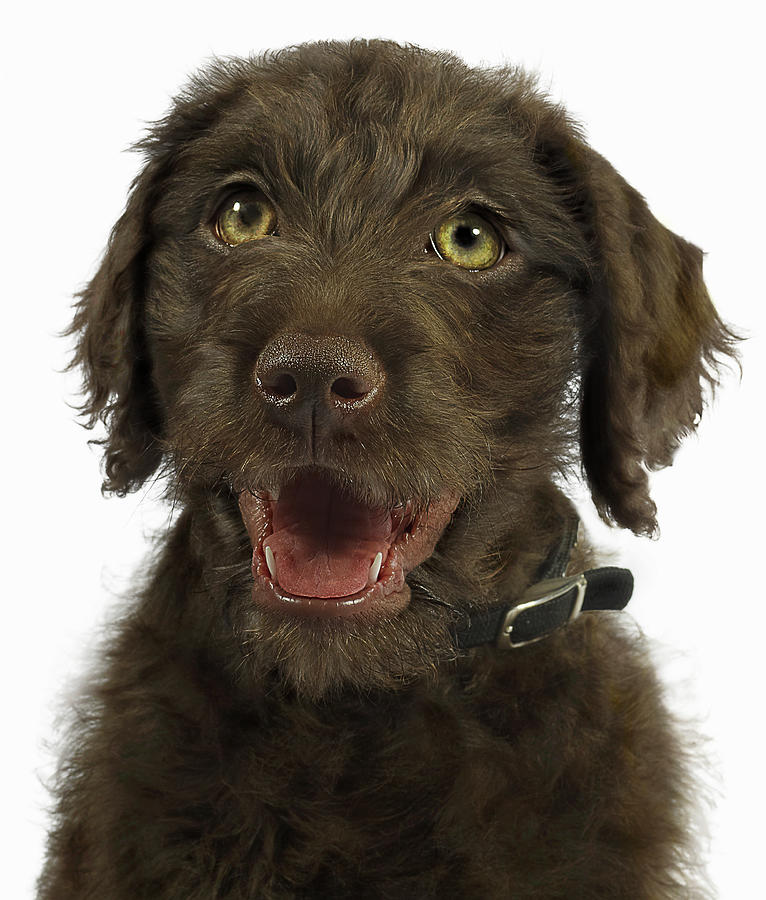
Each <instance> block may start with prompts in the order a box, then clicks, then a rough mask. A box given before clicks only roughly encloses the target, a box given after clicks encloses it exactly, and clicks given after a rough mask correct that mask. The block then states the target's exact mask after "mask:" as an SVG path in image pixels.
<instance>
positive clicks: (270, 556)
mask: <svg viewBox="0 0 766 900" xmlns="http://www.w3.org/2000/svg"><path fill="white" fill-rule="evenodd" d="M263 552H264V554H265V556H266V565H267V566H268V567H269V572H270V573H271V577H272V578H273V579H274V581H276V580H277V561H276V560H275V559H274V551H273V550H272V549H271V547H264V548H263Z"/></svg>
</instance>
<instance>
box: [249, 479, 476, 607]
mask: <svg viewBox="0 0 766 900" xmlns="http://www.w3.org/2000/svg"><path fill="white" fill-rule="evenodd" d="M273 499H274V498H273V496H272V495H271V493H270V492H268V491H266V490H242V491H241V492H240V493H239V508H240V512H241V515H242V519H243V521H244V524H245V526H246V528H247V531H248V534H249V535H250V541H251V544H252V547H253V554H252V561H251V572H252V576H253V590H252V597H253V601H254V603H255V604H256V605H258V606H262V607H265V608H268V609H271V610H272V611H277V612H280V613H283V614H287V615H296V616H301V617H303V616H308V617H322V618H343V617H349V616H364V617H365V618H371V617H375V616H390V615H395V614H397V613H399V612H401V610H402V609H404V608H405V607H406V606H407V605H408V603H409V600H410V590H409V586H408V585H407V583H406V581H405V579H406V577H407V575H408V574H409V573H410V572H411V571H412V570H413V569H414V568H415V567H416V566H418V565H420V564H421V563H422V562H424V561H425V560H426V559H427V558H428V557H429V556H431V554H432V553H433V551H434V549H435V547H436V544H437V543H438V541H439V538H440V537H441V535H442V534H443V532H444V530H445V528H446V527H447V525H448V523H449V521H450V519H451V517H452V514H453V512H454V511H455V508H456V507H457V505H458V502H459V499H460V498H459V496H458V495H457V494H456V493H454V492H453V491H450V490H444V491H442V492H441V493H440V494H439V495H438V496H437V497H436V499H435V500H433V501H431V502H430V503H429V504H427V505H425V506H424V507H423V508H422V510H421V511H420V512H415V510H417V509H419V508H420V505H419V504H418V503H416V502H413V501H405V502H403V503H400V504H397V505H396V506H395V507H392V508H391V517H392V524H393V533H392V536H391V541H390V544H389V545H388V551H387V553H386V555H385V556H384V558H383V559H382V561H381V564H380V570H379V573H378V575H377V578H376V579H375V581H374V583H372V582H371V583H368V584H367V586H366V587H364V588H363V589H362V590H359V591H356V592H355V593H352V594H347V595H345V596H341V597H308V596H300V595H297V594H292V593H290V592H289V591H287V590H285V589H284V587H282V586H281V585H280V584H279V571H278V569H279V567H278V564H277V567H276V568H277V571H276V577H274V576H273V575H272V573H271V571H270V569H269V565H268V563H267V559H266V554H265V551H264V541H265V539H266V538H267V537H269V536H270V534H271V533H272V531H271V518H272V503H273Z"/></svg>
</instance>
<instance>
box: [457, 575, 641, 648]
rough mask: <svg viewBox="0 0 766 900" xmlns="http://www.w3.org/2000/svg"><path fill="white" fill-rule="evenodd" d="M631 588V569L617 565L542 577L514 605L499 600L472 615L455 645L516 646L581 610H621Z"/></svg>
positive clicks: (549, 631) (537, 637) (539, 636)
mask: <svg viewBox="0 0 766 900" xmlns="http://www.w3.org/2000/svg"><path fill="white" fill-rule="evenodd" d="M632 593H633V575H632V573H631V572H630V571H629V570H628V569H619V568H617V567H615V566H604V567H603V568H600V569H589V570H588V571H587V572H582V573H580V574H579V575H572V576H570V577H568V578H546V579H544V580H543V581H539V582H537V583H536V584H533V585H532V586H531V587H530V588H528V589H527V591H526V592H525V593H524V594H523V596H522V598H521V601H520V602H519V603H518V604H515V605H512V606H511V605H509V604H507V603H501V604H498V605H497V606H491V607H490V608H489V609H483V610H480V611H478V612H476V613H474V614H472V615H471V616H470V619H469V622H468V625H467V626H465V627H464V628H461V629H459V630H457V632H456V640H457V646H458V647H459V648H460V649H463V650H467V649H469V648H470V647H478V646H479V645H480V644H492V643H494V644H496V646H498V647H500V648H501V649H504V650H515V649H516V648H518V647H524V646H526V645H527V644H533V643H535V642H536V641H540V640H542V639H543V638H546V637H548V635H549V634H552V633H553V632H554V631H556V630H557V629H559V628H562V627H563V626H564V625H568V624H569V623H570V622H573V621H574V620H575V619H576V618H577V617H578V616H579V615H580V613H581V612H586V611H588V610H594V609H600V610H604V609H624V608H625V607H626V606H627V604H628V601H629V600H630V597H631V595H632Z"/></svg>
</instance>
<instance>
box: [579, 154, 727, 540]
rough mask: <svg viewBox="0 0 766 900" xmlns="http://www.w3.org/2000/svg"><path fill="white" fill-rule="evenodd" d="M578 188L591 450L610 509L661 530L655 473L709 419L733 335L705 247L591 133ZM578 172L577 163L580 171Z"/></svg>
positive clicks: (588, 465)
mask: <svg viewBox="0 0 766 900" xmlns="http://www.w3.org/2000/svg"><path fill="white" fill-rule="evenodd" d="M574 144H575V146H572V145H571V144H570V146H569V148H568V151H567V154H568V156H569V159H570V162H572V163H573V167H574V169H575V171H576V172H577V173H578V178H577V187H576V190H575V191H574V193H573V194H572V193H570V199H572V198H573V197H574V199H575V200H576V202H577V204H578V207H579V209H578V217H579V218H580V219H581V223H582V225H583V227H584V228H585V229H586V234H587V236H588V239H589V244H590V247H591V254H592V258H591V265H592V271H591V276H590V279H589V286H588V294H589V296H588V302H589V304H590V313H589V314H588V315H586V319H589V322H587V323H586V333H585V335H584V351H585V368H584V370H583V381H582V407H581V415H582V418H581V447H582V458H583V466H584V469H585V473H586V475H587V478H588V482H589V485H590V488H591V492H592V496H593V499H594V502H595V504H596V507H597V508H598V510H599V513H600V514H601V516H602V518H604V519H605V520H606V521H608V522H612V523H616V524H618V525H621V526H623V527H626V528H630V529H631V530H632V531H634V532H636V533H637V534H639V533H644V534H651V533H653V532H654V531H655V530H656V527H657V522H656V517H655V516H656V507H655V505H654V503H653V502H652V500H651V498H650V496H649V489H648V488H649V485H648V477H647V470H653V469H660V468H663V467H664V466H667V465H670V463H671V462H672V458H673V455H674V453H675V450H676V449H677V447H678V445H679V443H680V442H681V440H682V438H683V437H684V436H685V435H687V434H688V433H689V432H690V431H692V430H693V429H694V428H695V427H696V425H697V424H698V422H699V419H700V416H701V414H702V409H703V400H704V393H705V389H706V388H712V387H714V386H715V384H716V383H717V377H718V372H717V366H718V364H719V363H720V362H721V360H722V358H723V357H726V356H734V351H733V345H734V343H735V341H736V337H735V336H734V334H733V333H732V332H731V331H729V330H728V329H727V328H726V327H725V326H724V325H723V323H722V322H721V320H720V319H719V317H718V315H717V314H716V311H715V309H714V308H713V304H712V303H711V301H710V297H709V296H708V293H707V290H706V289H705V285H704V282H703V280H702V252H701V251H700V250H699V249H698V248H697V247H695V246H694V245H692V244H690V243H687V241H685V240H683V239H682V238H680V237H678V236H677V235H675V234H673V233H672V232H671V231H669V230H668V229H667V228H665V227H664V226H663V225H661V224H660V223H659V222H658V221H657V219H655V218H654V216H653V215H652V214H651V212H650V211H649V209H648V207H647V205H646V202H645V201H644V199H643V197H642V196H641V195H640V194H639V193H638V192H637V191H635V190H634V189H633V188H632V187H631V186H630V185H629V184H627V182H626V181H625V180H624V179H623V178H621V177H620V175H618V174H617V172H616V171H615V170H614V169H613V168H612V166H611V165H610V164H609V163H608V162H607V161H606V160H605V159H603V158H602V157H601V156H599V155H598V154H597V153H595V152H594V151H592V150H591V149H590V148H589V147H587V146H586V145H585V144H584V143H582V142H580V141H575V142H574ZM570 171H571V170H570Z"/></svg>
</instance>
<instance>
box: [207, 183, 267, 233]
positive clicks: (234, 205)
mask: <svg viewBox="0 0 766 900" xmlns="http://www.w3.org/2000/svg"><path fill="white" fill-rule="evenodd" d="M276 227H277V211H276V210H275V209H274V206H273V204H272V203H270V202H269V201H268V200H267V199H266V197H265V196H264V195H263V194H262V193H261V192H260V191H256V190H247V189H242V190H241V191H237V192H236V193H234V194H230V195H229V197H227V199H226V201H225V202H224V203H223V204H222V205H221V207H220V208H219V210H218V214H217V216H216V219H215V225H214V231H215V234H216V236H217V237H218V238H219V239H220V240H222V241H224V243H226V244H230V245H231V246H232V247H234V246H236V245H237V244H244V243H245V242H246V241H257V240H260V238H263V237H266V236H267V235H269V234H273V233H274V231H275V229H276Z"/></svg>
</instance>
